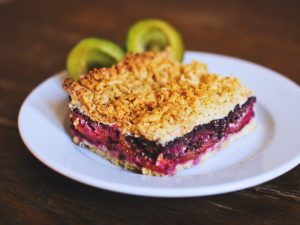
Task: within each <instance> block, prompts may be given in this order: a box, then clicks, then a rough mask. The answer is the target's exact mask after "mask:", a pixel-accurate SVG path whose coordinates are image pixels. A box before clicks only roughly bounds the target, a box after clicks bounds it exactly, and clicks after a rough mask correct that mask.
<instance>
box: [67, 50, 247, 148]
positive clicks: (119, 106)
mask: <svg viewBox="0 0 300 225" xmlns="http://www.w3.org/2000/svg"><path fill="white" fill-rule="evenodd" d="M63 87H64V89H65V90H66V91H68V93H69V95H70V97H71V101H70V107H71V108H78V109H80V110H81V111H82V112H83V113H84V114H86V115H87V116H89V117H90V118H91V119H92V120H94V121H96V122H101V123H104V124H110V125H111V124H114V125H116V126H117V127H118V128H119V129H120V130H121V131H122V132H123V133H126V134H131V135H134V136H136V137H139V136H142V137H144V138H145V139H147V140H151V141H157V142H159V143H161V144H163V145H164V144H165V143H167V142H168V141H171V140H173V139H174V138H176V137H179V136H182V135H184V134H186V133H188V132H190V131H191V130H192V129H193V128H194V127H195V126H198V125H200V124H205V123H208V122H210V121H211V120H214V119H220V118H223V117H225V116H227V115H228V113H229V112H230V111H231V110H233V109H234V107H235V106H236V105H237V104H242V103H244V102H245V101H246V100H247V99H248V97H250V96H251V95H252V91H251V90H249V89H248V88H247V87H245V86H243V85H242V84H241V83H240V81H239V80H238V79H237V78H234V77H221V76H218V75H216V74H210V73H208V71H207V67H206V65H205V64H202V63H199V62H195V61H193V62H191V63H190V64H187V65H184V64H181V63H179V62H177V61H175V60H172V59H171V58H170V55H169V52H168V51H164V52H145V53H141V54H128V55H127V56H126V57H125V59H124V60H123V61H122V62H120V63H119V64H117V65H115V66H113V67H111V68H101V69H95V70H93V71H91V72H90V73H88V74H86V75H83V76H81V78H80V79H79V81H72V80H71V79H70V78H66V79H65V81H64V84H63Z"/></svg>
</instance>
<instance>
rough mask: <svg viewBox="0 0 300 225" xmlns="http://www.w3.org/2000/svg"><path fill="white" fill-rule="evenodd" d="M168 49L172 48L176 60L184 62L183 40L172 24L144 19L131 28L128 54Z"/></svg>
mask: <svg viewBox="0 0 300 225" xmlns="http://www.w3.org/2000/svg"><path fill="white" fill-rule="evenodd" d="M166 47H170V49H171V54H172V57H173V58H174V59H177V60H178V61H181V60H182V57H183V52H184V44H183V40H182V38H181V35H180V33H179V32H178V31H177V30H176V29H175V28H174V27H173V26H172V25H171V24H169V23H167V22H165V21H163V20H159V19H144V20H140V21H138V22H136V23H135V24H133V25H132V26H131V27H130V28H129V31H128V33H127V40H126V48H127V51H128V52H144V51H147V50H163V49H165V48H166Z"/></svg>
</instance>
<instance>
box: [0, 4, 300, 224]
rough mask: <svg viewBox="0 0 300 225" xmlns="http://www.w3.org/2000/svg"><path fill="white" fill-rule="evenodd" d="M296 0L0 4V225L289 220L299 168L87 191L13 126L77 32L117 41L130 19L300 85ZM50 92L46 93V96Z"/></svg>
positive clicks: (296, 202) (297, 211)
mask: <svg viewBox="0 0 300 225" xmlns="http://www.w3.org/2000/svg"><path fill="white" fill-rule="evenodd" d="M299 8H300V4H299V2H298V1H291V0H289V1H271V0H266V1H257V0H256V1H237V0H230V1H188V2H187V1H179V0H178V1H171V0H166V1H159V0H154V1H139V0H132V1H125V0H120V1H111V0H102V1H96V0H95V1H88V3H87V2H85V1H58V0H54V1H15V2H14V1H12V2H7V3H3V4H0V30H1V33H0V50H1V51H0V61H1V63H0V71H1V76H0V90H1V95H0V149H1V151H0V158H1V160H0V170H1V173H0V224H200V223H201V224H270V225H271V224H272V225H273V224H298V223H299V222H298V221H299V220H300V218H299V215H300V178H299V177H300V172H299V166H298V167H297V168H295V169H293V170H292V171H290V172H289V173H287V174H285V175H283V176H281V177H279V178H277V179H275V180H273V181H271V182H267V183H265V184H262V185H259V186H257V187H254V188H250V189H247V190H243V191H239V192H234V193H229V194H224V195H219V196H211V197H202V198H185V199H162V198H144V197H136V196H128V195H123V194H117V193H112V192H108V191H104V190H99V189H95V188H92V187H88V186H86V185H83V184H80V183H77V182H75V181H72V180H70V179H67V178H65V177H63V176H61V175H59V174H57V173H55V172H53V171H51V170H50V169H48V168H46V167H45V166H44V165H43V164H41V163H40V162H38V161H37V160H36V159H35V158H33V156H31V154H30V153H29V152H28V151H27V150H26V147H25V146H24V144H23V143H22V141H21V139H20V137H19V135H18V132H17V115H18V110H19V107H20V105H21V103H22V101H23V100H24V98H25V97H26V95H27V94H28V93H29V92H30V91H31V90H32V89H33V88H34V87H35V86H36V85H37V84H38V83H40V82H41V81H43V80H44V79H45V78H47V77H48V76H50V75H51V74H54V73H56V72H57V71H60V70H62V69H64V67H65V58H66V56H67V54H68V51H69V50H70V48H71V47H72V46H73V45H74V44H75V43H76V42H78V41H79V40H80V39H81V38H83V37H87V36H101V37H106V38H110V39H112V40H114V41H116V42H117V43H119V44H121V45H123V46H124V40H125V35H126V30H127V28H128V26H129V25H130V24H132V23H133V22H134V21H135V20H137V19H140V18H145V17H159V18H163V19H166V20H168V21H170V22H171V23H173V24H174V25H175V26H176V27H177V28H178V29H179V30H180V31H181V32H182V34H183V37H184V39H185V43H186V47H187V49H192V50H200V51H208V52H215V53H221V54H228V55H233V56H236V57H241V58H244V59H248V60H252V61H254V62H257V63H260V64H262V65H265V66H268V67H270V68H272V69H275V70H278V71H279V72H281V73H283V74H284V75H285V76H287V77H289V78H290V79H292V80H294V81H295V82H297V83H298V84H300V76H299V74H300V64H299V63H298V61H299V58H300V30H299V25H300V15H299V12H298V11H299ZM49 94H51V93H49Z"/></svg>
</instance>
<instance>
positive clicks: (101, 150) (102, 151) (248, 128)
mask: <svg viewBox="0 0 300 225" xmlns="http://www.w3.org/2000/svg"><path fill="white" fill-rule="evenodd" d="M255 128H256V122H255V119H254V118H252V119H251V121H250V122H249V123H248V124H247V125H245V126H244V127H243V128H242V129H241V130H240V131H239V132H237V133H233V134H230V135H228V136H227V137H226V138H223V139H221V140H220V141H219V142H218V143H216V144H214V145H213V146H212V147H210V148H208V149H206V151H204V152H201V153H200V154H199V155H198V156H197V157H196V158H195V159H192V160H188V161H186V162H184V163H182V164H177V165H176V166H175V170H174V171H173V173H172V174H165V173H161V172H159V171H154V170H151V169H148V168H145V167H142V168H140V167H138V166H137V165H136V164H135V163H131V162H128V161H125V160H120V159H119V157H117V156H115V155H113V154H110V151H108V149H107V148H106V147H104V146H103V147H97V146H95V145H93V144H91V143H89V142H88V141H86V140H82V141H81V142H79V138H77V137H76V136H74V137H73V141H74V142H75V143H76V144H79V145H80V146H82V147H87V148H89V149H90V150H91V151H93V152H95V153H96V154H98V155H100V156H102V157H103V158H105V159H107V160H109V161H111V162H112V163H113V164H115V165H117V166H121V167H123V168H125V169H128V170H132V171H136V172H140V173H142V174H145V175H152V176H165V175H174V174H176V173H178V172H180V171H182V170H184V169H187V168H190V167H192V166H196V165H198V164H200V163H202V162H204V161H205V160H206V159H208V158H209V157H210V156H212V155H213V154H214V153H216V152H217V151H218V150H221V149H223V148H225V147H227V146H228V145H230V143H232V142H234V141H235V140H237V139H239V138H241V137H243V136H244V135H247V134H249V133H251V132H252V131H253V130H255Z"/></svg>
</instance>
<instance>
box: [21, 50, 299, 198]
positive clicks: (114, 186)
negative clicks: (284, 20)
mask: <svg viewBox="0 0 300 225" xmlns="http://www.w3.org/2000/svg"><path fill="white" fill-rule="evenodd" d="M185 54H204V55H207V56H212V57H214V56H216V57H225V58H227V59H231V60H235V61H239V62H243V63H247V64H252V65H253V66H256V67H259V68H262V69H264V70H267V71H269V72H271V73H273V75H274V76H275V75H276V76H278V77H280V78H281V79H282V78H283V79H284V80H285V81H287V82H289V83H290V84H292V85H294V87H295V88H297V89H298V91H299V94H300V86H299V85H298V84H297V83H295V82H294V81H292V80H290V79H289V78H287V77H285V76H284V75H282V74H280V73H279V72H277V71H275V70H273V69H270V68H267V67H265V66H263V65H260V64H257V63H255V62H251V61H248V60H244V59H240V58H237V57H233V56H228V55H223V54H216V53H210V52H202V51H186V52H185ZM65 73H66V72H65V71H64V70H63V71H60V72H58V73H55V74H54V75H52V76H50V77H48V78H47V79H45V80H44V81H42V82H41V83H39V84H38V85H37V86H36V87H35V88H33V90H32V91H31V92H30V93H29V94H28V95H27V97H26V98H25V100H24V101H23V103H22V105H21V107H20V110H19V113H18V130H19V134H20V136H21V139H22V141H23V143H24V144H25V146H26V148H27V149H28V151H29V152H30V153H31V154H32V155H33V156H34V157H35V158H37V159H38V160H39V161H40V162H42V163H43V164H44V165H46V166H47V167H49V168H50V169H52V170H54V171H55V172H57V173H59V174H61V175H63V176H65V177H68V178H70V179H72V180H75V181H78V182H80V183H83V184H87V185H90V186H93V187H96V188H101V189H104V190H108V191H114V192H118V193H123V194H130V195H138V196H148V197H173V198H174V197H196V196H208V195H217V194H222V193H228V192H232V191H238V190H242V189H245V188H250V187H253V186H256V185H259V184H261V183H264V182H267V181H270V180H272V179H274V178H276V177H278V176H280V175H282V174H284V173H286V172H288V171H289V170H291V169H293V168H295V167H296V166H297V165H298V164H299V163H300V154H298V155H297V157H295V158H294V159H293V160H289V161H288V162H287V163H285V164H282V165H281V166H279V167H276V168H275V169H271V170H269V171H267V172H264V173H260V174H258V175H255V176H253V177H249V178H244V179H240V180H237V181H232V182H228V183H225V184H224V183H222V184H216V185H211V186H209V187H204V188H203V187H201V186H200V187H185V188H182V187H181V188H174V189H172V190H173V191H170V190H168V189H165V188H160V187H140V186H134V187H133V186H131V185H127V184H123V183H112V182H108V181H103V180H98V179H95V178H92V177H87V176H83V175H82V174H79V173H76V172H74V171H72V170H70V169H69V168H64V167H62V166H60V165H59V164H57V163H54V164H53V162H52V163H50V162H49V161H47V160H44V158H43V157H42V156H41V155H40V154H39V153H38V151H35V150H33V149H31V148H30V144H29V143H28V142H27V140H26V138H25V137H24V134H23V133H22V131H23V130H22V125H21V123H22V122H21V119H22V112H23V110H24V107H25V105H26V103H27V102H28V99H30V97H31V95H32V94H33V93H34V92H35V91H36V90H37V89H38V88H39V87H40V86H42V85H43V84H44V83H46V82H47V81H49V80H50V79H53V78H54V77H59V76H63V75H64V74H65ZM99 184H101V185H99ZM204 190H206V191H204Z"/></svg>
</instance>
